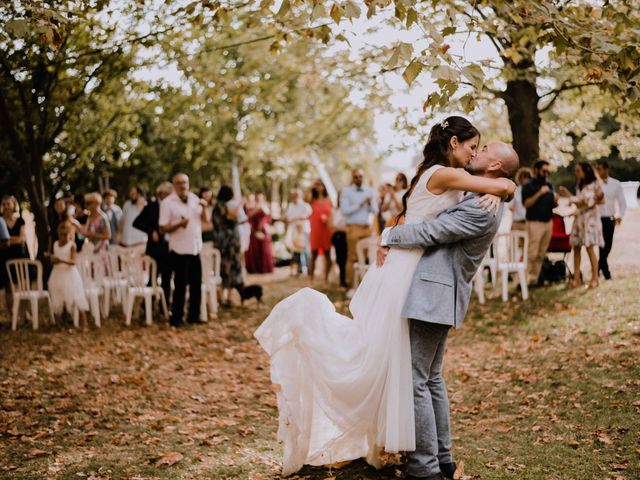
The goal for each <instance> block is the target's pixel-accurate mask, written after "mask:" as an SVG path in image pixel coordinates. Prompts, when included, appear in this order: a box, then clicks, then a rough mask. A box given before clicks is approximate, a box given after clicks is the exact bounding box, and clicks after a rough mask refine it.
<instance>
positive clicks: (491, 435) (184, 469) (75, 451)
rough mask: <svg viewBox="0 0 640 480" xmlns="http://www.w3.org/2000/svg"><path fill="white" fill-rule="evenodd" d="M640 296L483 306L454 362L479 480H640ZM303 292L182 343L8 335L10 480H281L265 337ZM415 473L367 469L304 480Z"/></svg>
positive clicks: (576, 296)
mask: <svg viewBox="0 0 640 480" xmlns="http://www.w3.org/2000/svg"><path fill="white" fill-rule="evenodd" d="M639 282H640V275H639V274H638V273H628V274H626V276H624V277H621V278H619V279H616V280H614V281H612V282H606V283H604V284H603V285H602V286H601V287H600V288H599V289H596V290H589V291H587V290H582V289H580V290H569V289H567V288H566V287H565V286H554V287H549V288H545V289H540V290H535V291H533V292H532V299H531V300H530V301H528V302H524V303H523V302H521V301H520V300H518V299H515V300H513V301H511V302H509V303H506V304H503V303H502V302H500V301H499V300H498V299H494V300H489V301H488V303H487V305H485V306H479V305H476V304H472V306H471V308H470V311H469V314H468V316H467V320H466V324H465V326H464V328H463V329H462V330H459V331H456V332H453V334H452V335H451V336H450V342H449V346H448V351H447V358H446V361H445V362H446V372H445V377H446V379H447V381H448V388H449V392H450V398H451V402H452V421H453V435H454V449H455V450H454V452H455V457H456V460H457V461H458V462H460V461H463V462H464V464H465V473H464V477H463V478H467V479H519V480H521V479H532V480H533V479H535V480H540V479H579V480H582V479H603V480H604V479H612V480H613V479H625V480H630V479H638V478H640V433H639V432H640V295H638V283H639ZM301 285H302V284H301V283H300V282H298V281H294V280H286V281H282V282H277V283H271V284H268V285H266V286H265V291H266V293H267V297H268V298H267V304H266V305H265V306H262V307H253V306H250V307H247V308H244V309H240V308H235V309H232V310H230V311H225V312H223V313H222V315H221V318H220V320H219V321H217V322H211V323H209V324H208V325H206V326H200V327H196V328H184V329H181V330H178V331H176V330H174V329H170V328H168V327H167V326H166V325H164V324H162V325H154V326H152V327H149V328H147V327H143V326H141V323H142V322H139V323H138V324H137V325H135V326H133V327H131V328H128V329H127V328H125V327H124V326H123V323H124V322H123V321H122V320H121V319H117V318H115V319H109V320H107V321H106V322H105V324H104V325H103V327H102V328H101V329H99V330H97V329H95V328H93V327H89V328H88V330H85V331H73V330H71V329H69V328H62V327H60V326H57V327H45V328H43V329H42V330H41V331H39V332H35V333H34V332H32V331H30V330H29V329H28V327H27V326H26V323H25V324H23V325H22V326H21V328H20V330H19V331H18V332H10V331H9V330H8V327H7V324H6V323H4V324H3V328H2V329H1V330H0V345H1V347H0V478H16V479H41V478H52V479H53V478H60V479H76V480H77V479H81V478H87V479H89V478H91V479H94V480H97V479H110V478H112V479H116V478H118V479H120V478H122V479H124V478H128V479H183V478H184V479H199V478H211V479H224V478H243V479H253V480H259V479H262V480H266V479H271V478H278V477H279V471H280V459H281V446H280V445H279V444H278V443H277V442H276V441H275V431H276V428H277V410H276V400H275V394H274V393H273V392H272V391H271V388H270V382H269V366H268V358H267V357H266V355H265V354H264V353H263V352H262V351H261V349H260V348H259V346H258V345H257V343H256V342H255V340H254V339H253V337H252V332H253V330H254V329H255V328H256V326H257V325H258V324H259V323H260V321H261V320H262V319H263V318H264V317H265V316H266V314H267V313H268V311H269V308H270V306H271V305H273V303H274V302H275V301H277V300H278V299H280V298H282V297H283V296H284V295H286V294H287V293H289V292H291V291H293V289H294V288H296V287H299V286H301ZM330 295H331V297H332V298H334V299H335V300H336V302H337V304H338V306H339V307H340V308H344V307H345V306H346V302H345V301H344V298H342V296H341V294H340V293H338V292H333V291H332V292H330ZM401 474H402V467H401V466H394V465H391V466H389V467H387V468H386V469H383V470H381V471H376V470H374V469H372V468H370V467H368V466H367V465H366V464H364V463H363V462H354V463H352V464H349V465H346V466H343V467H342V468H333V469H329V468H305V469H304V470H303V471H302V472H300V474H299V475H298V478H309V479H325V478H331V477H336V478H337V479H344V480H346V479H391V478H396V477H397V476H398V475H401ZM293 478H296V477H293Z"/></svg>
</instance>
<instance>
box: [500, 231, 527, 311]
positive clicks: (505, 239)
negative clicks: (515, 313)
mask: <svg viewBox="0 0 640 480" xmlns="http://www.w3.org/2000/svg"><path fill="white" fill-rule="evenodd" d="M495 243H496V244H498V243H499V248H498V252H497V259H498V273H500V276H501V280H502V301H503V302H506V301H508V300H509V275H510V274H512V273H517V274H518V280H519V282H520V290H521V292H522V299H523V300H527V299H528V298H529V289H528V287H527V252H528V248H529V236H528V235H527V232H523V231H520V230H513V231H511V232H509V233H503V234H499V235H498V236H497V237H496V240H495Z"/></svg>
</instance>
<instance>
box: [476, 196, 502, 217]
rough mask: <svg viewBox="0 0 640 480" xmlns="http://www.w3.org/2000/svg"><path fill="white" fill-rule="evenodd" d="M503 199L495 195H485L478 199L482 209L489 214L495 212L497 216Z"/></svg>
mask: <svg viewBox="0 0 640 480" xmlns="http://www.w3.org/2000/svg"><path fill="white" fill-rule="evenodd" d="M501 201H502V199H501V198H500V197H496V196H495V195H490V194H488V193H487V194H485V195H482V196H481V197H480V198H478V203H479V204H480V206H481V207H482V208H484V209H485V210H486V211H487V212H491V211H493V214H494V215H495V214H496V213H498V208H499V207H500V202H501Z"/></svg>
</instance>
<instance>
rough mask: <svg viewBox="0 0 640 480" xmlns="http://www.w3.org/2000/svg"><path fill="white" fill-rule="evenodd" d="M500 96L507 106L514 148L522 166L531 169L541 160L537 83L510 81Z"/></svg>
mask: <svg viewBox="0 0 640 480" xmlns="http://www.w3.org/2000/svg"><path fill="white" fill-rule="evenodd" d="M500 96H501V97H502V99H503V100H504V101H505V103H506V104H507V111H508V113H509V125H510V126H511V135H512V137H513V148H514V149H515V150H516V152H518V155H519V156H520V165H521V166H523V167H529V166H531V165H533V164H534V163H535V162H536V161H537V160H540V143H539V142H540V111H539V109H538V100H539V97H538V92H537V91H536V86H535V83H532V82H531V81H529V80H510V81H508V82H507V89H506V90H505V91H504V92H503V93H502V94H501V95H500Z"/></svg>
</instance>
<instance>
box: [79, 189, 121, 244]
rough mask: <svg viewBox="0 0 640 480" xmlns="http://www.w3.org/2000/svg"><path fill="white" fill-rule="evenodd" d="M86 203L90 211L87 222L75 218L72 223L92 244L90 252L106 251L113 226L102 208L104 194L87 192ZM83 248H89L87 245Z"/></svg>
mask: <svg viewBox="0 0 640 480" xmlns="http://www.w3.org/2000/svg"><path fill="white" fill-rule="evenodd" d="M84 203H85V206H86V208H87V211H88V215H87V218H86V222H85V223H80V222H79V221H77V220H74V221H72V222H71V223H72V224H73V226H74V227H75V228H77V229H78V230H80V233H82V235H83V236H84V238H85V239H86V240H87V241H88V242H89V244H91V251H90V252H89V253H100V252H104V251H106V250H107V247H108V245H109V239H110V238H111V227H109V219H108V218H107V215H106V213H104V212H103V211H102V209H101V208H100V204H101V203H102V196H101V195H100V194H99V193H97V192H94V193H87V194H86V195H85V197H84ZM83 248H87V245H85V246H84V247H83Z"/></svg>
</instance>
